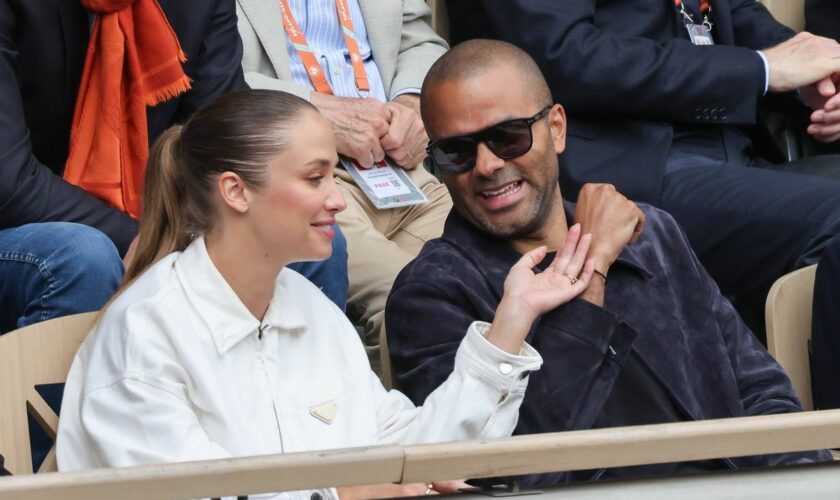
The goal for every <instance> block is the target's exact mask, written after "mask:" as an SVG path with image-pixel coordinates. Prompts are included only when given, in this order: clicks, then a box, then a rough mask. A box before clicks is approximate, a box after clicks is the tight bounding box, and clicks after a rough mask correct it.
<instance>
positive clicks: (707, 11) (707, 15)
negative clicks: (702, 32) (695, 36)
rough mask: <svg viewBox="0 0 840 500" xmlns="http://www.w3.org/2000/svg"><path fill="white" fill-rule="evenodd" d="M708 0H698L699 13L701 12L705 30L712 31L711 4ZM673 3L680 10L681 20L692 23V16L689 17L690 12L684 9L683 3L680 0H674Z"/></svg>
mask: <svg viewBox="0 0 840 500" xmlns="http://www.w3.org/2000/svg"><path fill="white" fill-rule="evenodd" d="M709 1H710V0H700V13H701V14H703V26H705V27H706V30H708V31H712V26H713V24H712V19H711V14H712V6H711V5H710V4H709ZM674 5H676V6H677V8H678V9H679V10H680V14H682V16H683V20H684V21H685V22H686V23H688V24H694V18H693V17H691V14H689V13H688V11H686V10H685V5H683V2H682V0H674Z"/></svg>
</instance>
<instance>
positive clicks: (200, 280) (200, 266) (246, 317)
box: [175, 236, 307, 355]
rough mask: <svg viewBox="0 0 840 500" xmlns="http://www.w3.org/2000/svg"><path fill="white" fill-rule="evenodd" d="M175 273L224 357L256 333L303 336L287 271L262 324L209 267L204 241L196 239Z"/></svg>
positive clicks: (303, 324) (279, 278) (180, 258)
mask: <svg viewBox="0 0 840 500" xmlns="http://www.w3.org/2000/svg"><path fill="white" fill-rule="evenodd" d="M175 273H176V275H177V276H178V279H179V281H180V282H181V284H182V286H183V287H184V290H185V292H186V295H187V297H188V299H189V300H190V302H192V305H193V307H195V308H196V310H197V311H198V312H199V314H200V316H201V317H202V319H203V320H204V322H205V324H206V326H207V331H208V332H209V333H210V336H211V337H212V338H213V342H214V343H215V344H216V349H217V350H218V351H219V354H220V355H224V354H225V353H226V352H227V351H229V350H230V349H231V348H232V347H233V346H235V345H236V344H237V343H239V342H240V341H241V340H242V339H244V338H245V337H247V336H248V335H251V334H253V333H255V332H257V331H258V330H259V329H260V328H262V329H263V331H264V332H265V331H270V330H271V329H272V328H278V329H281V330H286V331H294V332H301V333H302V332H305V331H306V326H307V325H306V321H305V318H304V316H303V314H302V312H301V307H300V306H301V305H303V304H298V300H297V299H296V295H295V294H294V292H293V291H292V290H289V287H288V285H289V284H290V282H289V280H288V278H289V273H294V271H291V270H289V269H285V268H284V269H283V270H282V271H281V272H280V274H279V275H278V276H277V279H276V280H275V284H274V295H273V297H272V298H271V302H270V303H269V305H268V310H267V311H266V313H265V318H264V319H263V321H262V323H260V321H259V320H258V319H257V318H255V317H254V315H253V314H251V311H249V310H248V308H247V307H245V304H243V303H242V301H241V300H240V299H239V296H237V295H236V292H234V291H233V289H232V288H231V287H230V285H229V284H228V282H227V281H226V280H225V279H224V277H223V276H222V274H221V273H220V272H219V270H218V269H216V266H215V265H213V261H212V260H210V255H209V254H208V253H207V246H206V245H205V243H204V237H203V236H199V237H198V238H196V239H195V240H194V241H193V242H192V243H190V245H189V246H188V247H187V248H186V249H185V250H184V251H183V253H181V255H179V256H178V258H177V259H176V260H175Z"/></svg>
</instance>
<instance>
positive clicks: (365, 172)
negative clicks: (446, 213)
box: [341, 157, 429, 210]
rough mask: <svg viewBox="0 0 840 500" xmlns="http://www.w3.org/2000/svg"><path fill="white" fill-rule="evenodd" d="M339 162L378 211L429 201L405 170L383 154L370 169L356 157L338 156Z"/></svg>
mask: <svg viewBox="0 0 840 500" xmlns="http://www.w3.org/2000/svg"><path fill="white" fill-rule="evenodd" d="M341 164H342V166H344V169H345V170H347V172H348V173H349V174H350V176H351V177H352V178H353V180H354V181H356V185H357V186H359V188H361V190H362V192H363V193H365V196H367V197H368V199H369V200H370V201H371V203H373V206H375V207H376V208H378V209H380V210H385V209H388V208H396V207H405V206H409V205H419V204H421V203H426V202H428V201H429V199H428V198H427V197H426V195H425V194H424V193H423V191H421V190H420V188H418V187H417V184H415V183H414V181H412V180H411V177H409V176H408V174H407V173H406V171H405V170H404V169H403V168H402V167H400V166H399V165H397V164H396V163H395V162H394V161H393V160H391V159H390V158H387V157H386V158H385V160H383V161H380V162H377V163H375V164H374V165H373V166H372V167H371V168H364V167H362V166H361V165H359V163H358V162H357V161H356V160H352V159H350V158H346V157H341ZM417 168H422V167H417Z"/></svg>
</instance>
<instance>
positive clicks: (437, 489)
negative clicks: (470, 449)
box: [337, 480, 470, 500]
mask: <svg viewBox="0 0 840 500" xmlns="http://www.w3.org/2000/svg"><path fill="white" fill-rule="evenodd" d="M469 487H470V485H469V484H467V483H465V482H464V481H460V480H453V481H440V482H436V483H431V491H429V493H428V494H429V495H439V494H441V493H444V494H450V493H458V490H459V489H461V488H469ZM428 490H429V485H428V484H426V483H408V484H372V485H368V486H346V487H343V488H338V490H337V491H338V498H339V499H340V500H367V499H375V498H400V497H416V496H423V495H426V494H427V493H426V491H428Z"/></svg>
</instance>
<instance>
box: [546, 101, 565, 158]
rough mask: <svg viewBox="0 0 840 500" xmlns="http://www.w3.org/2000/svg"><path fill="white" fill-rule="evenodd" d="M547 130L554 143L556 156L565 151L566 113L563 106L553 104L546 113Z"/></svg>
mask: <svg viewBox="0 0 840 500" xmlns="http://www.w3.org/2000/svg"><path fill="white" fill-rule="evenodd" d="M548 129H549V130H550V131H551V140H552V141H553V142H554V152H555V153H557V154H560V153H562V152H563V151H565V150H566V111H565V110H564V109H563V106H561V105H559V104H555V105H554V106H552V107H551V111H549V112H548Z"/></svg>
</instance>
